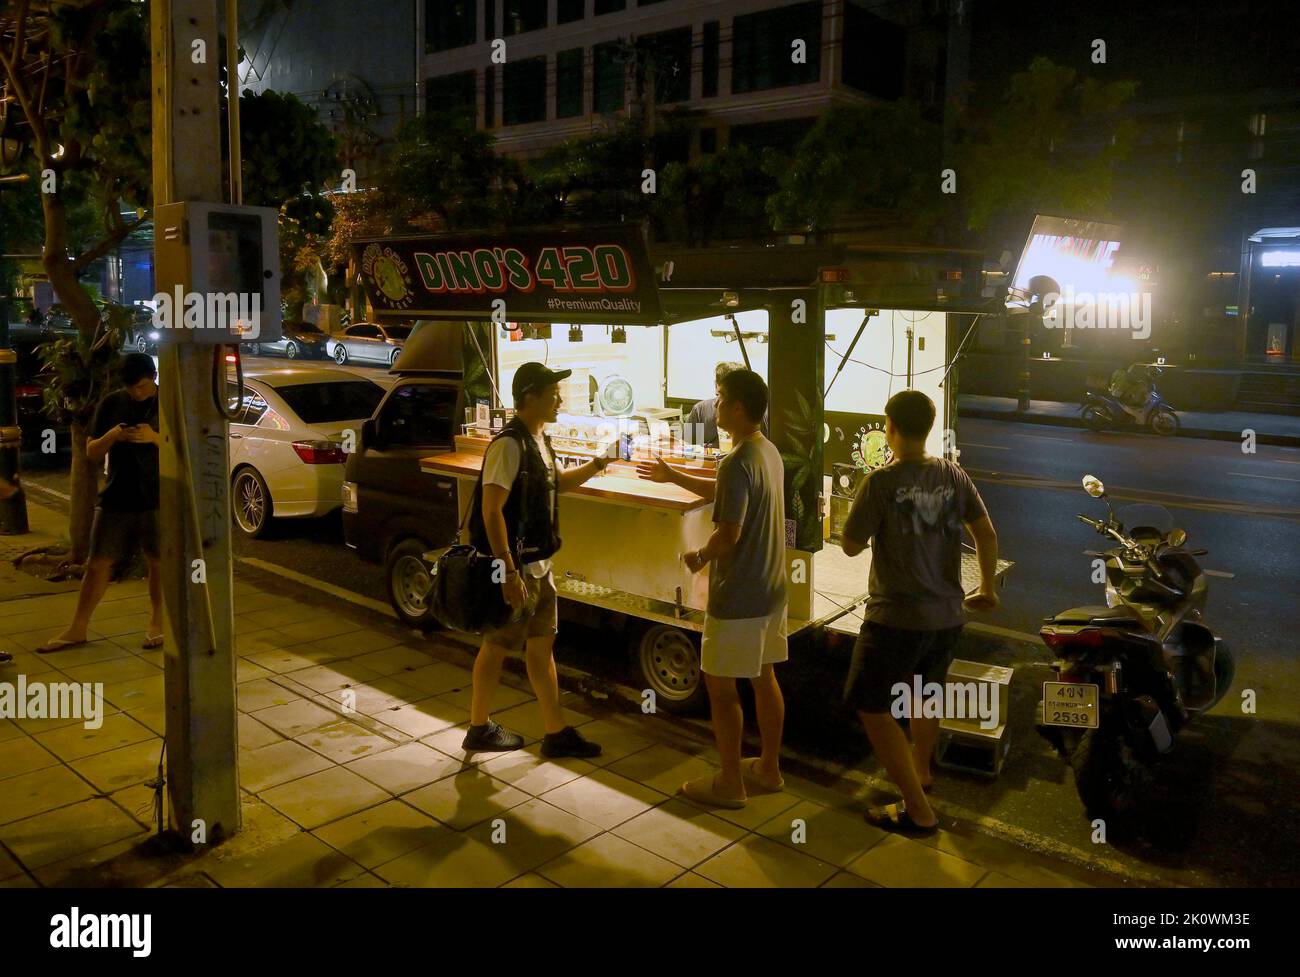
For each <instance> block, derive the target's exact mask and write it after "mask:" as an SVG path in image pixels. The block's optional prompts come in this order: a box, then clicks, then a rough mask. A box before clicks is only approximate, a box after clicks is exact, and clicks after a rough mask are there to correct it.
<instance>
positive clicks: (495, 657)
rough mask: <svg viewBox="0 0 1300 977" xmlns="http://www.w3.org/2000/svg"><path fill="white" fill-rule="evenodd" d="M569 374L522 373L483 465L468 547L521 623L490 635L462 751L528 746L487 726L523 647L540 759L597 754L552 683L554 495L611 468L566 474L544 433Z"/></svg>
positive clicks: (530, 369)
mask: <svg viewBox="0 0 1300 977" xmlns="http://www.w3.org/2000/svg"><path fill="white" fill-rule="evenodd" d="M572 372H573V371H572V370H550V369H547V368H546V367H545V366H544V365H542V364H541V363H525V364H524V365H523V366H521V367H520V368H519V369H518V370H517V371H515V378H514V383H513V384H512V385H511V392H512V393H513V394H514V398H515V416H514V417H513V418H512V419H511V421H510V423H509V424H507V425H506V426H505V428H504V430H502V432H501V433H500V434H499V435H497V436H496V437H495V438H494V439H493V440H492V443H491V444H490V445H488V449H487V451H486V453H485V454H484V456H483V471H482V474H481V475H480V477H479V484H478V485H477V487H476V488H475V490H474V502H473V510H472V512H471V515H470V522H469V528H470V539H471V541H472V542H473V544H474V546H475V547H476V548H477V549H478V550H479V552H481V553H486V552H490V553H491V554H492V555H493V556H495V557H496V558H497V559H499V560H501V561H502V563H503V564H504V574H505V575H504V579H503V580H502V582H501V592H502V596H503V597H504V598H505V600H506V603H507V604H509V605H510V606H511V607H512V608H514V610H515V613H514V615H512V618H511V620H510V621H509V622H507V623H506V624H505V625H504V626H502V627H500V628H497V629H495V630H492V631H488V632H485V633H484V635H483V644H482V645H481V646H480V647H479V652H478V656H477V657H476V658H475V659H474V690H473V695H472V697H471V700H470V727H469V731H468V732H467V733H466V734H465V741H464V742H463V743H462V744H461V749H463V750H470V751H474V750H482V751H496V750H517V749H519V748H520V747H521V746H523V745H524V740H523V737H522V736H519V735H517V734H515V733H511V732H507V731H506V730H505V729H503V728H502V727H501V726H500V725H498V724H497V723H494V722H493V721H492V720H491V719H490V718H489V716H488V706H489V704H490V702H491V700H492V693H493V692H494V691H495V690H496V687H497V682H498V681H499V680H500V678H501V665H502V663H503V662H504V661H505V657H506V655H507V654H509V653H510V652H511V651H517V650H518V649H519V647H520V646H521V645H523V646H524V660H525V662H526V664H527V666H528V680H529V682H531V683H532V686H533V692H534V694H535V695H536V696H537V704H538V705H539V706H540V707H541V710H542V723H543V726H544V727H545V732H546V735H545V737H544V738H543V740H542V755H543V756H547V757H566V756H576V757H594V756H599V755H600V747H599V746H598V745H596V744H595V743H592V742H590V741H589V740H586V739H584V738H583V736H582V734H581V733H579V732H578V731H577V730H576V729H575V728H573V727H572V726H565V725H564V719H563V714H562V713H561V710H560V687H559V682H558V680H557V679H556V675H555V657H554V654H553V651H554V648H555V634H556V630H557V626H556V623H557V622H556V593H555V579H554V577H553V576H552V575H551V557H552V556H553V555H554V554H555V552H556V551H557V550H559V548H560V535H559V507H558V504H557V503H556V493H557V491H558V492H565V491H569V490H571V489H575V488H577V487H578V486H579V485H581V484H582V483H583V482H585V481H586V480H587V479H589V478H591V477H592V476H593V475H596V474H598V473H599V472H602V471H604V470H605V467H606V466H607V465H608V464H609V463H610V461H611V460H612V459H611V458H593V459H592V460H591V461H589V462H586V463H585V464H583V465H580V466H579V467H577V468H569V469H565V470H563V471H562V470H560V469H559V468H558V467H557V466H556V464H555V454H554V452H553V451H552V450H551V442H550V438H548V437H547V436H546V435H545V434H543V433H542V428H543V427H545V425H546V424H548V423H550V422H553V421H555V420H556V418H557V416H558V414H559V410H560V386H559V382H560V381H561V380H563V379H564V378H565V377H567V376H569V374H571V373H572Z"/></svg>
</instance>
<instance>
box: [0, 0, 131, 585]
mask: <svg viewBox="0 0 1300 977" xmlns="http://www.w3.org/2000/svg"><path fill="white" fill-rule="evenodd" d="M0 39H2V40H0V84H2V85H3V89H2V90H0V113H3V114H2V115H0V131H3V133H4V137H5V139H6V140H7V143H6V146H8V147H12V148H13V151H12V152H11V151H9V150H8V149H6V151H5V152H4V153H3V154H0V169H3V171H4V172H5V173H6V174H8V175H24V174H25V175H26V176H27V178H28V179H27V182H26V183H22V184H17V186H18V187H19V188H20V189H19V190H18V192H22V193H31V194H38V195H39V197H40V207H41V213H42V224H43V227H42V231H43V240H42V243H41V251H42V265H43V267H44V270H45V274H46V275H47V277H48V278H49V281H50V284H51V285H52V286H53V287H54V289H55V291H56V292H57V293H58V296H59V299H60V300H61V301H62V303H63V304H64V306H65V307H66V308H67V310H68V313H69V315H70V316H71V318H72V321H73V323H74V324H75V325H76V327H77V331H78V333H79V340H78V343H79V344H81V346H82V347H84V348H85V349H86V351H87V357H88V358H89V357H90V355H91V354H90V352H89V351H90V350H92V349H94V348H95V346H96V343H97V342H98V341H99V340H100V339H101V338H102V336H103V331H102V328H101V317H100V310H99V308H98V307H97V306H96V304H95V302H94V299H93V297H92V295H91V293H90V291H89V290H87V288H86V287H85V285H84V284H83V283H82V282H81V281H80V279H79V275H80V274H81V273H82V272H84V271H85V270H86V269H87V268H88V267H89V266H90V265H91V263H92V262H94V261H95V260H97V259H98V258H100V257H103V256H104V255H107V254H109V253H110V252H111V251H112V250H113V249H114V248H116V247H117V245H118V244H119V243H120V242H121V241H122V240H123V239H124V238H125V237H126V236H127V235H128V234H130V233H131V231H132V230H134V229H135V228H137V227H139V226H140V225H141V224H142V223H143V221H144V208H145V207H147V205H148V203H149V191H150V167H149V151H150V131H151V126H150V123H151V104H152V103H151V100H150V65H151V58H150V51H149V30H148V20H147V10H146V8H145V5H144V4H141V3H137V2H132V0H87V2H85V3H81V4H71V3H69V4H58V5H55V4H44V3H36V2H32V0H15V2H12V3H9V4H7V5H6V7H5V8H4V12H3V13H0ZM5 192H6V193H9V192H13V191H12V190H9V189H7V190H6V191H5ZM123 203H125V204H126V207H127V213H130V211H131V210H134V211H135V219H127V218H124V217H123V213H122V204H123ZM87 212H89V214H91V215H93V224H94V226H96V228H97V233H96V234H95V235H94V238H93V240H92V239H87V240H79V235H76V234H75V233H74V231H75V229H76V226H77V224H78V223H79V219H78V215H83V216H84V215H85V214H86V213H87ZM83 226H84V224H83ZM101 348H102V347H101ZM106 375H107V371H102V370H95V371H92V372H91V373H90V374H88V375H87V378H86V379H87V382H89V383H90V384H91V389H90V390H89V392H88V393H87V394H86V396H85V397H79V398H77V401H76V403H77V404H78V405H80V406H79V407H78V408H77V409H76V410H73V411H71V413H70V415H69V419H70V421H71V424H70V426H71V431H72V479H71V494H72V501H71V506H70V508H71V515H70V521H69V537H70V539H71V542H72V561H73V562H74V563H80V562H82V561H83V560H84V558H85V555H86V549H87V545H88V542H89V534H90V520H91V516H92V513H93V509H94V499H95V489H96V477H95V471H94V468H93V466H92V465H91V464H90V462H89V460H88V459H87V458H86V440H87V428H88V426H89V423H90V419H91V415H92V413H93V410H94V406H95V405H96V404H98V401H99V399H100V397H102V395H103V393H104V390H103V389H102V387H103V384H104V383H105V382H106Z"/></svg>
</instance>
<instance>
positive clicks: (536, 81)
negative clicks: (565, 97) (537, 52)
mask: <svg viewBox="0 0 1300 977" xmlns="http://www.w3.org/2000/svg"><path fill="white" fill-rule="evenodd" d="M502 92H503V95H504V99H503V104H502V107H501V124H502V125H507V126H515V125H522V124H523V123H525V122H544V121H546V57H545V55H543V56H542V57H539V58H525V59H524V60H523V61H507V62H506V65H505V71H504V82H503V85H502Z"/></svg>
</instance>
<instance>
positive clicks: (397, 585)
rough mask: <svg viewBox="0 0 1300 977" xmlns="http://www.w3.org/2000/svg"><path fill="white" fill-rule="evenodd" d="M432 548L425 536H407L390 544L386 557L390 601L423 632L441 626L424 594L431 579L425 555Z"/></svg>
mask: <svg viewBox="0 0 1300 977" xmlns="http://www.w3.org/2000/svg"><path fill="white" fill-rule="evenodd" d="M432 548H433V547H432V545H431V544H429V543H426V542H425V541H424V540H422V539H418V538H412V537H408V538H407V539H403V540H401V541H399V542H398V543H396V544H395V545H393V546H391V547H389V549H388V557H387V558H386V559H385V560H384V586H385V589H386V590H387V591H388V602H389V603H390V604H392V605H393V610H394V611H395V612H396V613H397V616H398V617H399V618H401V621H402V623H403V624H405V625H406V626H407V627H409V628H416V629H417V630H420V631H432V630H434V629H435V628H436V627H437V626H438V622H437V621H436V620H435V619H434V617H433V615H431V614H430V613H429V605H428V602H427V601H426V600H425V597H424V595H425V594H427V593H428V589H429V584H430V579H429V568H428V567H427V566H425V563H424V559H423V556H424V554H425V553H426V552H428V551H429V550H430V549H432Z"/></svg>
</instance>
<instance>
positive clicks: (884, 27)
mask: <svg viewBox="0 0 1300 977" xmlns="http://www.w3.org/2000/svg"><path fill="white" fill-rule="evenodd" d="M906 43H907V37H906V34H905V32H904V30H903V28H901V27H899V26H898V25H897V24H894V23H891V22H890V21H887V20H885V19H884V18H881V17H877V16H876V15H875V14H873V13H872V12H871V11H869V10H867V9H865V8H864V7H863V6H862V5H861V3H860V2H859V0H849V2H848V3H847V4H845V7H844V57H843V58H842V59H841V60H842V61H843V63H844V68H843V70H842V71H841V72H840V78H841V80H842V81H843V82H844V84H846V85H848V86H849V87H851V88H856V89H857V90H858V91H860V92H866V93H867V94H869V95H878V96H880V97H881V98H890V99H893V98H900V97H901V96H902V94H903V52H904V50H905V48H906ZM940 94H941V95H942V93H940Z"/></svg>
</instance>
